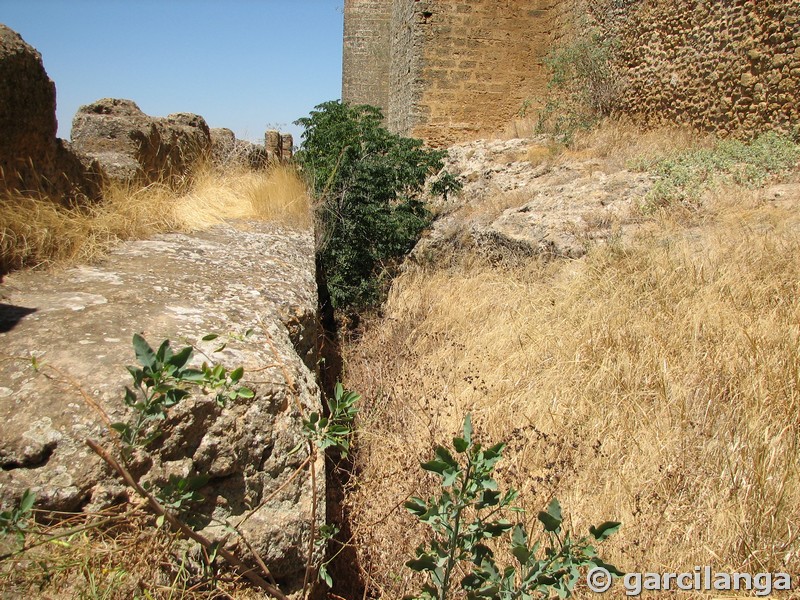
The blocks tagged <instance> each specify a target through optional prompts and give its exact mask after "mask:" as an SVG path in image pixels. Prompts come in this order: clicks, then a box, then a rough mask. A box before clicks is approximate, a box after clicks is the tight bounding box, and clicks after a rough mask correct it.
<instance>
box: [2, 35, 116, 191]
mask: <svg viewBox="0 0 800 600" xmlns="http://www.w3.org/2000/svg"><path fill="white" fill-rule="evenodd" d="M57 129H58V124H57V122H56V87H55V84H54V83H53V82H52V81H51V80H50V78H49V77H48V76H47V72H46V71H45V69H44V65H43V63H42V57H41V55H40V54H39V53H38V52H37V51H36V50H35V49H34V48H33V47H31V46H30V45H28V44H27V43H25V41H24V40H23V39H22V37H20V36H19V34H17V33H15V32H14V31H12V30H11V29H9V28H8V27H6V26H5V25H2V24H0V172H1V173H2V177H0V192H14V191H18V192H21V193H23V194H25V195H34V196H47V197H50V198H52V199H55V200H59V201H69V200H80V199H87V198H88V199H95V198H97V197H98V196H99V193H100V178H99V175H98V173H97V170H96V165H93V164H92V163H91V161H86V162H83V161H82V160H81V158H80V157H79V156H78V155H77V154H76V153H75V152H73V150H72V148H71V147H70V145H69V144H68V143H67V142H65V141H63V140H60V139H58V138H57V137H56V131H57Z"/></svg>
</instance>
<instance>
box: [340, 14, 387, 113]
mask: <svg viewBox="0 0 800 600" xmlns="http://www.w3.org/2000/svg"><path fill="white" fill-rule="evenodd" d="M391 13H392V6H391V0H345V3H344V47H343V55H344V59H343V62H344V65H346V66H345V68H344V69H343V70H342V99H343V100H344V101H345V102H352V103H354V104H372V105H373V106H379V107H381V108H382V109H384V111H386V109H387V107H388V98H389V39H390V34H389V23H390V21H391Z"/></svg>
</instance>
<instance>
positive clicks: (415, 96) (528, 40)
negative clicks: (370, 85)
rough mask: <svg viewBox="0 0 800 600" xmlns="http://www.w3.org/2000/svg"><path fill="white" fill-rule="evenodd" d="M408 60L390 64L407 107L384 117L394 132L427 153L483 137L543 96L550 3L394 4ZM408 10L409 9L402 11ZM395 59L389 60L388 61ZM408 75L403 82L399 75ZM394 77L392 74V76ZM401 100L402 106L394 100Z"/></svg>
mask: <svg viewBox="0 0 800 600" xmlns="http://www.w3.org/2000/svg"><path fill="white" fill-rule="evenodd" d="M398 4H399V5H403V6H405V7H406V11H407V13H406V14H404V15H402V17H403V19H402V21H404V24H405V27H404V28H402V29H401V33H398V30H397V25H398V19H397V13H396V14H395V21H394V33H395V40H398V39H400V38H401V35H405V36H406V42H407V43H408V36H409V34H408V33H406V32H409V31H410V32H411V33H410V44H411V47H410V52H409V53H408V54H410V58H407V59H406V60H405V61H398V60H394V61H393V63H392V77H393V79H392V80H393V81H400V80H402V78H403V77H405V80H406V81H407V82H409V83H408V84H407V85H408V87H410V88H411V89H412V90H413V91H412V93H411V99H412V100H413V102H407V101H406V102H404V103H398V106H396V107H394V106H393V107H392V110H390V115H391V120H390V124H391V126H392V127H394V128H395V130H397V131H399V132H401V133H405V134H410V135H413V136H415V137H420V138H422V139H424V140H426V141H427V142H428V143H429V144H431V145H434V146H443V145H448V144H451V143H454V142H457V141H463V140H468V139H475V138H478V137H481V136H485V135H491V134H493V133H496V132H497V131H499V130H501V129H502V128H503V127H504V126H505V125H507V124H508V123H509V122H510V121H511V120H512V119H513V117H514V116H515V115H516V114H517V113H518V112H519V111H520V109H521V108H522V106H523V103H524V102H525V101H526V100H529V99H532V98H536V97H542V96H543V95H544V93H545V91H546V88H547V80H548V76H547V72H546V70H545V68H544V65H543V59H544V56H545V55H546V54H547V52H548V51H549V49H550V48H551V47H552V44H553V40H554V38H555V36H556V35H557V30H558V23H559V19H560V12H561V11H560V8H559V7H560V6H563V5H564V4H565V3H564V2H558V1H557V0H472V1H471V2H453V1H447V0H420V1H418V2H413V3H408V2H407V1H405V2H404V1H403V0H399V1H398V2H396V4H395V6H396V7H397V6H398ZM409 4H410V5H411V8H410V9H409ZM397 54H398V53H393V55H392V56H393V58H395V59H396V56H397ZM409 67H411V73H410V74H404V71H406V72H407V71H408V69H409ZM398 69H399V70H400V73H398ZM406 94H407V93H406ZM401 97H402V98H403V99H405V98H406V95H403V92H401Z"/></svg>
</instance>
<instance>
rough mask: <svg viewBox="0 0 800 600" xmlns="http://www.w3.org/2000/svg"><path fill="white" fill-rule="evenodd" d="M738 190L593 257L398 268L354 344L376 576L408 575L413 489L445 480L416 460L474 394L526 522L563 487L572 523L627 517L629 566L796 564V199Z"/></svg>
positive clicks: (400, 583)
mask: <svg viewBox="0 0 800 600" xmlns="http://www.w3.org/2000/svg"><path fill="white" fill-rule="evenodd" d="M726 197H734V198H736V201H735V202H730V201H723V200H721V199H719V198H718V199H717V204H716V205H714V206H713V207H712V208H711V209H710V210H709V211H708V213H706V215H705V221H704V223H703V225H702V227H697V226H696V222H695V226H693V227H691V228H686V227H684V226H682V225H680V223H675V222H671V221H668V220H661V221H656V222H654V223H653V224H652V225H651V227H649V228H648V231H647V232H646V233H642V235H641V236H640V237H639V238H638V239H637V240H636V241H635V242H634V243H632V244H631V245H630V246H629V247H624V248H623V247H620V246H618V245H610V246H604V247H596V248H594V249H593V250H592V252H590V254H589V255H588V256H587V257H586V258H585V259H584V260H581V261H571V262H566V261H562V262H551V263H537V262H532V263H531V264H529V265H528V266H527V267H525V268H515V269H511V268H503V267H501V266H491V265H486V264H484V263H482V262H481V261H479V260H474V259H472V260H470V259H469V258H468V257H467V258H465V259H464V260H463V262H462V263H461V264H460V265H456V266H451V267H449V268H446V269H444V268H440V269H435V268H430V269H429V270H420V269H417V270H413V269H412V270H409V271H408V272H406V273H405V274H404V275H402V276H401V277H400V278H399V279H398V280H397V281H396V282H395V284H394V287H393V290H392V293H391V296H390V299H389V302H388V305H387V307H386V311H385V317H384V318H383V319H382V320H380V322H379V323H378V326H376V327H372V328H369V329H368V330H367V332H366V333H365V335H364V336H363V337H362V339H361V340H359V341H358V342H357V343H356V344H355V345H354V346H353V347H352V348H351V349H349V350H348V352H347V355H346V380H347V385H348V386H349V387H350V388H351V389H355V390H358V391H359V392H361V393H362V394H363V395H364V399H365V402H364V404H363V405H362V411H363V412H362V414H361V421H360V432H361V433H360V435H359V439H358V448H359V450H358V455H357V463H356V472H357V477H356V480H355V485H354V486H353V489H352V491H351V496H350V503H351V512H352V515H353V518H354V524H353V527H354V531H355V534H356V536H357V543H358V545H359V548H360V549H361V554H362V562H363V565H364V566H365V568H367V569H368V570H369V571H370V574H371V578H372V581H373V582H374V584H375V585H376V587H377V588H378V590H379V591H380V592H382V597H384V598H400V597H402V595H403V594H405V593H410V592H412V591H415V590H414V585H413V584H412V579H411V576H410V570H409V569H407V568H405V567H404V566H403V563H404V561H406V560H408V559H409V558H410V557H412V556H413V550H414V548H415V547H416V545H417V544H418V543H419V542H420V541H421V540H422V539H423V536H424V534H425V531H424V529H423V528H422V527H421V526H420V525H418V524H416V523H415V522H414V521H413V520H412V519H411V518H410V517H409V516H408V515H407V514H406V513H405V511H404V509H403V508H402V506H401V505H402V502H403V501H404V500H405V499H406V498H407V496H408V495H410V494H417V495H423V496H425V495H426V494H429V493H433V492H434V491H435V489H436V482H435V481H434V478H433V477H432V476H428V475H425V474H424V472H423V471H422V470H421V469H420V468H419V462H420V461H422V460H428V459H429V458H430V456H431V454H432V448H433V446H434V444H438V443H443V444H448V443H449V440H450V439H451V437H452V435H453V434H455V433H456V432H457V431H458V429H459V425H460V423H461V421H462V419H463V417H464V415H465V414H466V413H468V412H470V413H472V415H473V419H474V422H475V428H476V431H477V432H478V433H479V435H480V437H481V438H482V439H483V441H486V442H497V441H506V442H507V443H508V446H507V449H506V452H505V457H504V459H503V461H501V463H500V465H499V469H498V471H499V480H500V481H501V486H508V485H513V486H514V487H516V488H518V489H519V490H521V504H522V506H524V507H525V508H526V509H527V511H528V512H527V516H526V517H525V519H526V520H527V522H528V525H529V526H533V524H534V521H535V515H536V514H537V511H538V510H541V509H542V508H543V507H544V506H546V504H547V502H548V501H549V499H550V498H552V497H554V496H555V497H558V498H559V499H560V500H561V502H562V505H563V506H564V507H565V510H566V513H567V518H568V520H569V522H570V524H571V526H573V527H574V528H576V529H577V530H579V531H585V530H586V528H587V527H588V525H590V524H593V523H597V522H599V521H602V520H604V519H615V520H620V521H622V522H623V527H622V530H621V532H620V534H619V535H618V536H616V539H613V538H612V540H610V541H609V542H608V543H606V544H604V545H605V546H606V549H605V550H604V552H605V554H606V555H607V558H608V559H609V560H610V561H611V562H613V563H614V564H617V565H618V566H620V567H621V568H623V569H624V570H628V571H638V572H642V571H657V572H664V571H675V570H677V571H681V570H691V569H692V568H693V567H694V566H695V565H705V564H709V565H713V566H715V567H717V568H718V569H719V570H731V571H732V570H740V571H749V572H751V573H755V572H759V571H787V572H790V573H791V572H795V573H796V572H797V571H798V569H800V538H798V535H800V473H798V467H799V463H798V439H800V437H799V436H800V352H799V351H798V349H799V348H800V261H798V260H797V256H798V253H800V216H799V215H798V212H797V210H796V207H795V208H794V209H792V210H789V209H787V208H781V207H779V206H776V205H770V204H768V203H761V202H759V201H757V200H756V196H755V195H753V194H746V193H741V194H739V195H735V194H734V195H731V194H727V195H726ZM620 592H621V588H620V587H619V586H617V593H620Z"/></svg>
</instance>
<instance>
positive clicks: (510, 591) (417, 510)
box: [405, 415, 622, 600]
mask: <svg viewBox="0 0 800 600" xmlns="http://www.w3.org/2000/svg"><path fill="white" fill-rule="evenodd" d="M453 448H454V450H455V451H456V453H457V454H458V455H461V457H462V460H461V461H459V460H457V459H456V458H455V457H454V456H453V454H452V453H451V452H450V451H449V450H448V449H447V448H445V447H443V446H437V447H436V449H435V458H434V459H433V460H431V461H429V462H426V463H423V464H422V468H423V469H425V470H426V471H429V472H431V473H435V474H436V475H438V476H439V477H440V478H441V480H442V481H441V486H442V492H441V494H440V495H439V496H438V497H436V498H430V499H429V500H427V501H425V500H423V499H421V498H417V497H414V498H411V499H410V500H409V501H408V502H406V503H405V507H406V509H407V510H408V511H409V512H410V513H411V514H413V515H414V516H415V517H417V519H419V520H420V521H421V522H422V523H425V524H426V525H428V526H429V527H430V528H431V530H432V532H433V537H432V539H431V540H430V542H428V543H427V544H422V545H420V546H419V547H418V548H417V550H416V558H414V559H413V560H410V561H408V562H407V563H406V565H407V566H408V567H410V568H411V569H412V570H414V571H417V572H421V573H425V574H426V575H427V583H426V584H425V585H424V587H423V588H422V592H421V593H420V594H419V595H417V596H415V597H414V599H415V600H434V599H436V600H446V599H447V598H452V597H454V594H455V590H456V585H455V583H454V581H453V578H454V577H455V576H456V573H462V572H466V575H464V576H463V577H462V578H461V580H460V582H459V583H458V586H459V587H460V588H461V590H462V591H464V592H466V597H467V598H468V599H470V600H473V599H474V600H477V599H487V600H511V599H516V598H520V599H522V600H533V599H534V598H548V597H549V596H550V595H551V593H555V594H557V595H558V596H559V597H561V598H566V597H568V596H570V595H571V594H572V591H573V589H574V587H575V585H576V583H577V582H578V580H579V578H580V569H581V568H583V567H589V566H598V567H603V568H604V569H606V570H608V571H609V572H610V573H612V574H615V575H618V576H619V575H622V573H621V572H620V571H619V570H618V569H617V568H616V567H614V566H612V565H609V564H607V563H605V562H604V561H603V560H602V559H600V558H599V556H598V555H597V551H596V550H595V548H594V546H593V545H592V544H593V543H594V542H598V541H602V540H604V539H606V538H607V537H609V536H610V535H612V534H613V533H615V532H616V531H617V530H618V529H619V527H620V523H618V522H614V521H607V522H605V523H603V524H601V525H599V526H598V527H591V528H590V530H589V536H585V537H581V538H574V536H573V535H572V534H571V533H570V532H568V531H564V530H563V528H562V525H563V519H562V516H561V506H560V504H559V503H558V500H555V499H554V500H553V501H552V502H551V503H550V505H549V506H548V508H547V510H546V511H542V512H540V513H539V515H538V519H539V522H540V523H541V524H542V526H543V529H544V539H543V541H537V542H536V543H533V544H532V543H531V541H530V540H529V536H528V532H527V531H526V530H525V527H524V526H523V525H522V524H520V523H517V524H512V523H511V522H510V521H508V520H507V519H505V518H502V517H501V516H500V514H501V511H502V510H503V509H506V510H510V511H513V512H519V511H520V509H518V508H515V507H514V506H512V503H513V502H514V500H515V499H516V498H517V495H518V494H517V491H516V490H514V489H510V490H509V491H507V492H505V493H501V492H500V491H499V490H498V485H497V482H496V481H495V480H494V479H493V477H492V473H493V471H494V467H495V465H496V464H497V462H498V461H499V460H500V458H501V456H502V451H503V448H504V445H503V444H495V445H494V446H491V447H490V448H486V449H484V448H483V447H482V446H481V445H480V444H478V443H476V442H474V441H473V439H472V422H471V418H470V416H469V415H467V417H466V418H465V420H464V426H463V435H462V436H461V437H456V438H454V439H453ZM509 532H510V534H511V535H510V547H509V549H510V552H511V554H512V555H513V557H514V559H515V561H516V564H512V565H507V566H505V567H502V566H500V565H498V563H497V559H496V558H495V554H494V551H493V550H492V548H491V547H490V546H489V545H487V542H489V541H490V540H493V539H495V538H500V537H502V536H504V535H505V534H507V533H509Z"/></svg>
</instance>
